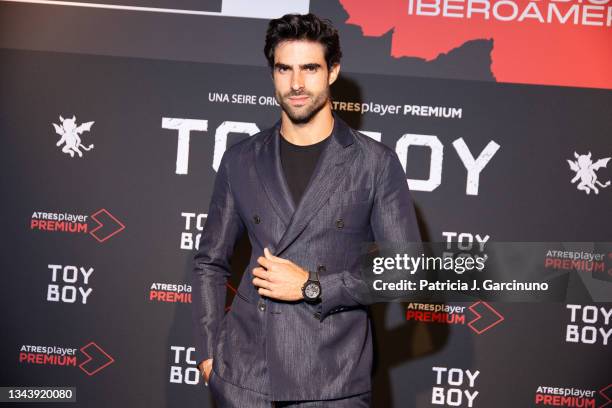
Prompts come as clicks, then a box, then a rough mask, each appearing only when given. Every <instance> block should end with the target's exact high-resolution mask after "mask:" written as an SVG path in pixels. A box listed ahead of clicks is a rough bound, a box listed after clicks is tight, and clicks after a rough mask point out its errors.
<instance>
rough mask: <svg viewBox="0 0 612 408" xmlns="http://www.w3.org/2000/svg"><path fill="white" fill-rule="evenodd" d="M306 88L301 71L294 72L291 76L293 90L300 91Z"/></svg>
mask: <svg viewBox="0 0 612 408" xmlns="http://www.w3.org/2000/svg"><path fill="white" fill-rule="evenodd" d="M303 87H304V80H303V78H302V73H301V72H300V70H293V74H292V75H291V89H293V90H294V91H298V90H300V89H302V88H303Z"/></svg>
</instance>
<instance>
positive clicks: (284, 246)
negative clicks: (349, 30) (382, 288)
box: [193, 14, 420, 408]
mask: <svg viewBox="0 0 612 408" xmlns="http://www.w3.org/2000/svg"><path fill="white" fill-rule="evenodd" d="M264 52H265V54H266V58H267V59H268V62H269V65H270V68H271V69H272V78H273V82H274V87H275V95H276V99H277V100H278V102H279V104H280V105H281V107H282V112H281V119H280V121H279V122H278V123H277V124H276V125H275V126H274V127H272V128H270V129H267V130H264V131H262V132H260V133H258V134H256V135H254V136H252V137H249V138H247V139H245V140H243V141H241V142H239V143H237V144H235V145H234V146H232V147H231V148H229V149H228V150H227V151H226V152H225V154H224V156H223V159H222V160H221V164H220V167H219V171H218V174H217V176H216V180H215V186H214V191H213V194H212V199H211V202H210V208H209V211H208V219H207V221H206V226H205V228H204V231H203V233H202V236H201V239H200V246H199V249H198V252H197V254H196V255H195V261H194V271H193V316H194V327H195V332H196V355H197V361H198V362H199V364H198V367H199V368H200V370H201V371H202V375H203V377H204V379H205V381H206V382H207V384H208V386H209V387H210V390H211V393H212V395H213V397H214V399H215V400H216V401H217V402H218V403H219V405H220V406H222V407H241V408H242V407H248V408H251V407H253V408H257V407H270V406H276V407H280V406H283V407H285V406H291V407H306V406H308V407H313V406H316V407H319V406H321V407H367V406H369V405H370V399H371V395H370V393H371V369H372V336H371V327H370V320H369V317H368V310H367V303H369V301H368V299H367V298H366V296H364V294H365V293H367V292H368V287H367V284H366V282H365V281H364V280H363V279H362V278H361V277H360V275H359V272H358V267H359V265H358V264H359V260H358V259H359V255H360V249H361V246H362V244H363V243H364V242H371V241H378V242H382V241H385V242H414V241H420V235H419V231H418V228H417V223H416V217H415V212H414V207H413V203H412V200H411V197H410V194H409V192H408V186H407V182H406V175H405V173H404V170H403V169H402V166H401V164H400V162H399V160H398V158H397V155H396V154H395V152H394V151H393V150H391V149H390V148H388V147H386V146H385V145H383V144H381V143H379V142H376V141H374V140H372V139H370V138H368V137H366V136H364V135H362V134H360V133H358V132H356V131H354V130H353V129H351V128H349V127H348V126H347V125H346V123H344V122H343V121H342V120H341V119H340V118H338V117H337V116H336V115H335V114H333V113H332V109H331V101H330V89H329V87H330V85H331V84H332V83H333V82H334V81H335V80H336V78H337V77H338V73H339V71H340V56H341V52H340V44H339V39H338V34H337V31H336V30H335V29H334V28H333V27H332V26H331V23H330V22H328V21H324V20H320V19H319V18H317V17H316V16H314V15H312V14H307V15H286V16H283V17H282V18H280V19H275V20H272V21H270V25H269V28H268V31H267V35H266V45H265V49H264ZM244 231H246V232H247V233H248V236H249V239H250V242H251V246H252V254H251V259H250V263H249V266H248V268H247V270H246V271H245V273H244V275H243V278H242V280H241V282H240V284H239V286H238V288H237V293H236V295H235V297H234V299H233V301H232V306H231V310H230V311H229V312H228V313H227V314H224V306H225V296H226V282H227V278H228V276H229V275H230V257H231V256H232V253H233V249H234V244H235V242H236V241H237V239H238V238H239V236H240V235H241V234H242V233H243V232H244Z"/></svg>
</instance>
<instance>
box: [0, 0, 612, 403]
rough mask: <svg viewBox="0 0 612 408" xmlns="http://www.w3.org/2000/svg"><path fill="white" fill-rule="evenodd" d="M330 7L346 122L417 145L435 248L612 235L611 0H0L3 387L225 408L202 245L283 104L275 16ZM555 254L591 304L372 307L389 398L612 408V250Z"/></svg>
mask: <svg viewBox="0 0 612 408" xmlns="http://www.w3.org/2000/svg"><path fill="white" fill-rule="evenodd" d="M309 11H310V12H313V13H315V14H318V15H319V16H321V17H327V18H330V19H331V20H332V21H333V22H334V24H335V25H336V26H337V27H338V29H339V32H340V38H341V44H342V46H343V53H344V59H343V64H342V74H341V78H340V79H339V80H338V81H337V83H336V84H334V86H333V87H332V94H333V108H334V110H335V112H337V113H338V114H339V115H340V116H341V117H342V118H344V119H345V120H346V121H347V122H348V123H349V124H350V125H351V126H353V127H354V128H355V129H357V130H360V131H362V132H363V133H364V134H366V135H367V136H369V137H371V138H374V139H376V140H379V141H381V142H382V143H384V144H386V145H388V146H389V147H391V148H392V149H394V150H395V151H396V153H397V154H398V157H399V159H400V162H401V163H402V166H403V167H404V169H405V171H406V179H407V183H408V185H409V187H410V189H411V191H412V196H413V198H414V201H415V206H416V210H417V215H418V219H419V224H420V228H421V233H422V235H423V238H424V240H427V241H432V242H447V243H460V244H461V245H463V246H464V247H465V248H466V249H469V248H471V247H473V246H481V247H485V246H486V245H487V243H492V242H496V241H514V242H532V241H533V242H560V243H562V242H609V241H612V217H611V216H612V211H611V210H612V186H610V180H611V179H612V163H610V160H611V157H612V142H611V139H610V138H611V137H612V64H611V61H612V29H611V24H612V3H611V2H610V0H586V1H572V0H568V1H549V0H540V1H513V0H497V1H496V0H479V1H469V2H467V1H462V0H401V1H400V0H387V1H377V2H373V1H372V2H366V1H356V0H341V1H338V0H332V1H323V0H320V1H314V0H313V1H304V0H300V1H293V2H286V1H285V2H282V1H262V2H255V1H238V0H234V1H230V0H217V1H215V0H207V1H194V0H181V1H167V0H126V1H123V2H121V3H120V2H113V3H108V4H107V3H104V4H102V3H94V2H88V1H85V2H80V3H74V2H70V1H64V2H56V1H0V27H1V28H0V31H1V32H2V34H1V35H0V47H1V49H0V61H2V63H1V64H0V90H1V91H0V133H1V135H2V140H3V145H2V149H0V166H1V168H2V171H1V172H0V180H1V183H2V184H1V185H2V192H3V200H2V213H3V215H4V216H3V222H2V226H3V235H2V247H3V255H2V272H3V278H2V283H1V285H0V302H1V304H0V306H1V307H2V314H3V319H2V320H3V328H2V335H1V339H2V340H1V350H0V364H1V367H2V368H1V369H0V386H12V387H18V386H19V387H26V386H64V387H75V390H76V402H75V403H74V404H75V405H74V406H82V407H108V406H119V407H123V406H135V407H140V406H147V407H176V406H184V407H187V406H193V407H195V406H198V407H212V406H214V403H213V401H212V399H211V397H210V395H209V393H208V389H207V388H205V387H204V384H203V381H202V379H201V378H200V376H199V374H198V371H197V369H196V368H195V364H196V361H195V360H194V358H195V353H194V348H193V347H194V338H193V335H192V327H191V291H192V288H191V270H192V258H193V255H194V251H195V250H196V248H197V246H198V242H199V238H200V234H201V233H202V231H203V230H204V229H205V228H206V217H207V211H208V204H209V200H210V197H211V193H212V188H213V182H214V179H215V175H216V172H217V170H218V167H219V163H220V161H221V157H222V156H223V154H224V152H225V151H226V150H227V148H228V147H229V146H231V145H232V144H234V143H236V142H238V141H240V140H242V139H244V138H247V137H250V136H251V135H254V134H255V133H257V132H258V131H259V130H262V129H265V128H267V127H269V126H272V125H273V124H274V123H275V122H276V121H277V120H278V119H279V115H280V109H279V106H278V104H277V103H276V101H275V100H274V97H273V85H272V82H271V79H270V72H269V70H268V68H267V67H266V66H265V63H266V62H265V59H264V57H263V53H262V50H263V43H264V35H265V29H266V26H267V21H268V20H269V19H270V18H274V17H277V16H280V15H282V14H285V13H287V12H302V13H305V12H309ZM249 251H250V246H249V242H248V239H247V238H243V239H242V240H241V242H239V244H238V247H237V255H236V256H235V259H234V260H233V267H234V274H233V276H232V278H231V280H230V282H229V283H228V302H227V304H228V307H229V305H230V304H231V299H232V296H233V293H234V292H233V291H234V288H235V287H236V284H237V282H238V281H239V278H240V275H241V274H242V272H243V269H244V267H245V266H246V264H247V261H248V259H249ZM577 256H579V258H576V257H577ZM542 262H543V263H544V262H545V263H546V266H547V267H549V266H550V267H551V268H554V269H555V270H561V271H563V270H566V271H572V272H574V273H573V274H572V278H571V279H570V280H569V281H568V282H569V283H568V284H569V285H570V286H571V289H572V290H571V293H579V294H580V296H576V299H574V300H573V299H572V298H571V296H570V297H568V298H567V299H565V300H564V301H562V302H557V303H546V304H544V303H503V302H489V301H474V302H460V303H456V302H447V303H434V302H432V303H427V302H409V303H380V304H376V305H374V306H372V307H371V308H370V309H371V317H372V324H373V328H374V335H375V355H376V357H375V366H374V372H373V390H374V405H373V406H375V407H419V408H421V407H435V406H453V407H504V408H505V407H509V408H510V407H511V408H514V407H533V406H542V407H593V408H603V407H612V363H611V362H612V322H611V320H612V303H610V302H611V300H612V296H611V294H612V252H606V251H597V250H593V251H592V252H584V251H582V252H581V253H580V254H577V253H576V252H573V251H568V250H565V249H564V248H563V246H559V247H555V246H553V245H551V247H550V251H548V252H547V253H546V256H545V259H544V258H543V260H542ZM595 273H597V274H598V276H599V278H598V279H597V280H596V284H595V285H594V284H593V283H592V281H589V280H588V279H586V277H589V276H593V274H595ZM568 293H570V292H568ZM584 299H590V301H584ZM49 404H50V406H54V405H55V406H63V405H64V404H62V403H49Z"/></svg>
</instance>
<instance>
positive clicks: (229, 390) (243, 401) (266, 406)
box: [208, 371, 372, 408]
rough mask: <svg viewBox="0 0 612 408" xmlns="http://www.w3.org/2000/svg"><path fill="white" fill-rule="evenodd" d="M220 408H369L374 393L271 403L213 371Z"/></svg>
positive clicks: (213, 387)
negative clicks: (329, 398) (225, 379)
mask: <svg viewBox="0 0 612 408" xmlns="http://www.w3.org/2000/svg"><path fill="white" fill-rule="evenodd" d="M208 386H209V389H210V392H211V394H212V396H213V398H214V400H215V403H216V405H217V407H219V408H244V407H248V408H369V407H370V403H371V398H372V393H371V392H367V393H363V394H359V395H353V396H350V397H345V398H339V399H332V400H319V401H280V402H279V401H274V402H273V401H270V400H269V399H268V397H267V396H265V395H263V394H260V393H257V392H254V391H251V390H247V389H246V388H241V387H238V386H236V385H234V384H230V383H228V382H227V381H224V380H222V379H220V378H218V375H217V374H216V373H215V372H214V371H212V372H211V376H210V379H209V383H208Z"/></svg>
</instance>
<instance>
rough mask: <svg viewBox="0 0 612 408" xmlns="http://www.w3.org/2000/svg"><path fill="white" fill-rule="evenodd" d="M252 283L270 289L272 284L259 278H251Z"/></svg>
mask: <svg viewBox="0 0 612 408" xmlns="http://www.w3.org/2000/svg"><path fill="white" fill-rule="evenodd" d="M253 285H255V286H257V287H258V288H263V289H272V285H271V283H270V282H268V281H266V280H263V279H260V278H255V279H253Z"/></svg>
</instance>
